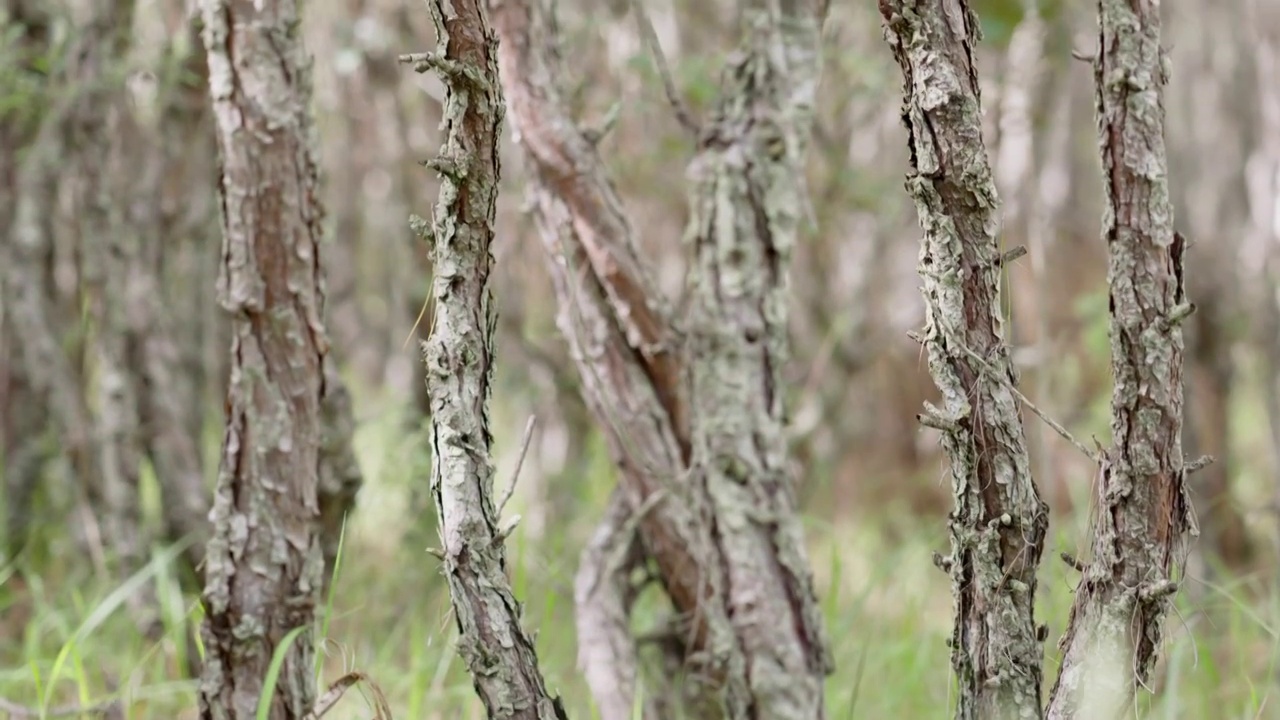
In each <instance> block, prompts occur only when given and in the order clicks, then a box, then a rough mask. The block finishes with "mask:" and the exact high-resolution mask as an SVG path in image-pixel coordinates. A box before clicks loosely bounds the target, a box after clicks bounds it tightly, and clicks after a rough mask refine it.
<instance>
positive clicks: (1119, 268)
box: [1048, 0, 1192, 720]
mask: <svg viewBox="0 0 1280 720" xmlns="http://www.w3.org/2000/svg"><path fill="white" fill-rule="evenodd" d="M1159 11H1160V7H1159V3H1158V2H1155V1H1154V0H1134V1H1133V2H1130V1H1129V0H1099V3H1098V24H1099V29H1100V41H1099V45H1098V55H1097V57H1096V58H1095V60H1094V79H1095V83H1096V93H1097V113H1098V135H1099V144H1100V149H1101V155H1102V167H1103V176H1104V186H1105V188H1106V206H1105V210H1104V212H1103V221H1102V236H1103V238H1104V239H1105V240H1106V242H1107V247H1108V250H1109V256H1110V261H1109V265H1108V284H1109V285H1110V297H1111V366H1112V374H1113V376H1114V382H1115V388H1114V391H1113V393H1112V398H1111V434H1112V441H1113V443H1114V447H1113V448H1112V449H1111V450H1110V451H1109V452H1107V453H1106V455H1105V457H1104V458H1103V459H1102V462H1101V468H1100V472H1099V476H1098V478H1097V484H1096V491H1097V494H1096V496H1095V498H1094V502H1095V506H1094V508H1093V516H1094V525H1093V529H1092V533H1093V538H1092V549H1093V555H1092V559H1091V560H1090V561H1089V564H1088V566H1087V567H1086V568H1085V570H1084V577H1083V578H1082V580H1081V582H1080V585H1079V586H1078V587H1077V588H1076V598H1075V603H1074V604H1073V605H1072V608H1071V619H1070V621H1069V623H1068V625H1067V631H1066V635H1065V636H1064V637H1063V639H1062V642H1061V646H1060V647H1061V648H1062V650H1063V653H1064V655H1063V660H1062V672H1061V674H1060V675H1059V676H1058V682H1057V684H1056V685H1055V687H1054V690H1053V693H1052V696H1051V699H1050V703H1049V713H1048V714H1049V717H1050V718H1055V719H1059V718H1076V717H1079V718H1089V719H1090V720H1093V719H1094V718H1098V719H1099V720H1101V719H1104V718H1112V717H1121V716H1125V715H1127V714H1128V713H1129V712H1130V708H1131V707H1132V703H1133V696H1134V692H1135V689H1136V686H1137V685H1138V684H1140V683H1141V684H1145V683H1146V682H1147V680H1148V678H1149V677H1150V673H1151V669H1152V667H1154V665H1155V660H1156V653H1157V650H1158V648H1159V646H1160V642H1161V637H1162V625H1163V621H1164V616H1165V614H1166V612H1167V611H1168V609H1169V607H1170V605H1171V604H1172V599H1173V595H1174V594H1175V592H1176V591H1177V589H1178V584H1177V581H1176V580H1175V579H1174V574H1175V573H1176V572H1178V571H1179V569H1180V566H1181V564H1182V562H1183V561H1184V560H1185V552H1184V547H1183V540H1184V536H1185V534H1186V533H1187V531H1188V530H1189V529H1190V528H1191V520H1190V515H1189V513H1190V505H1189V500H1188V498H1187V495H1186V489H1185V470H1184V468H1183V458H1182V350H1183V344H1182V329H1181V327H1180V322H1181V321H1182V320H1183V319H1184V318H1185V317H1186V316H1187V314H1188V313H1190V312H1191V310H1192V306H1191V305H1190V303H1188V301H1187V299H1186V296H1185V293H1184V289H1183V257H1184V253H1185V250H1186V247H1185V243H1184V242H1183V240H1182V238H1181V236H1179V235H1177V234H1176V233H1174V231H1173V209H1172V207H1171V204H1170V200H1169V187H1168V177H1167V170H1166V167H1167V166H1166V160H1165V145H1164V98H1163V85H1164V83H1165V81H1166V79H1167V78H1166V75H1167V72H1168V69H1167V58H1166V57H1165V54H1164V50H1163V49H1162V48H1161V46H1160V14H1159Z"/></svg>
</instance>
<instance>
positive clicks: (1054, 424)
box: [961, 345, 1101, 463]
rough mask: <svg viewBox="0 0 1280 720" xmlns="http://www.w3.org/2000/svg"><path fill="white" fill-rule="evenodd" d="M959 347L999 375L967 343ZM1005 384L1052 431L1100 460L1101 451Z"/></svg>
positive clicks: (1014, 388) (995, 375)
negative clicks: (1091, 448) (1097, 450)
mask: <svg viewBox="0 0 1280 720" xmlns="http://www.w3.org/2000/svg"><path fill="white" fill-rule="evenodd" d="M961 347H963V348H964V351H965V352H966V353H968V354H969V357H971V358H973V359H974V360H975V361H976V362H977V363H978V364H980V365H981V366H982V367H983V368H985V369H986V370H987V372H989V373H991V376H992V377H1000V375H999V373H997V372H996V371H995V368H993V367H992V366H991V364H990V363H988V362H987V361H986V358H983V357H982V356H981V355H979V354H978V353H976V352H974V351H973V350H972V349H971V348H969V347H968V346H967V345H961ZM1006 384H1007V385H1008V386H1009V390H1010V391H1011V392H1012V393H1013V395H1014V397H1016V398H1018V400H1019V401H1020V402H1021V403H1022V404H1023V405H1026V406H1027V407H1028V408H1030V410H1031V412H1033V413H1035V414H1036V417H1038V418H1040V419H1041V420H1043V421H1044V422H1045V424H1046V425H1048V426H1049V427H1051V428H1053V429H1054V431H1055V432H1057V433H1058V434H1059V435H1061V436H1062V437H1063V439H1064V440H1066V441H1067V442H1069V443H1071V444H1072V445H1074V446H1075V447H1076V449H1077V450H1079V451H1080V452H1082V453H1084V454H1085V457H1087V458H1089V459H1090V460H1092V461H1094V462H1095V463H1097V462H1101V453H1093V452H1090V451H1089V448H1087V447H1085V446H1084V443H1082V442H1080V441H1079V440H1077V439H1076V438H1075V436H1074V435H1072V434H1071V431H1069V430H1067V429H1066V428H1065V427H1063V426H1062V425H1061V424H1060V423H1059V422H1058V421H1057V420H1054V419H1053V418H1051V417H1049V416H1048V415H1047V414H1046V413H1045V412H1044V411H1043V410H1041V409H1040V408H1038V407H1036V404H1035V403H1033V402H1031V400H1030V399H1028V398H1027V396H1026V395H1023V394H1022V391H1021V390H1019V389H1018V386H1017V385H1014V384H1013V383H1012V382H1009V383H1006Z"/></svg>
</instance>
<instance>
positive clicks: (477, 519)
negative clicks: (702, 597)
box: [412, 0, 566, 720]
mask: <svg viewBox="0 0 1280 720" xmlns="http://www.w3.org/2000/svg"><path fill="white" fill-rule="evenodd" d="M428 7H429V8H430V10H431V15H432V19H433V20H434V21H435V27H436V34H437V37H438V38H439V50H438V51H437V52H435V53H429V54H426V55H421V56H413V58H412V59H414V60H415V61H416V62H415V69H417V70H418V71H420V72H422V71H427V70H436V71H438V72H439V73H440V76H441V78H442V79H443V81H444V84H445V88H446V97H445V107H444V123H443V128H444V131H445V139H444V143H443V145H442V147H441V149H440V153H439V155H437V157H436V158H435V159H434V160H433V161H431V162H430V163H428V165H429V166H430V167H432V168H433V169H435V170H436V171H437V172H438V173H439V174H440V177H441V188H440V196H439V200H438V201H437V203H436V207H435V216H434V220H433V222H432V226H431V230H430V240H431V242H432V245H433V251H432V264H433V266H434V268H435V278H434V281H433V285H432V292H433V296H434V299H435V316H434V318H433V320H432V325H431V332H430V335H429V337H428V339H427V341H426V343H424V345H423V355H424V361H425V363H426V369H427V372H426V376H427V378H426V379H427V393H428V396H429V399H430V405H431V439H432V450H433V451H432V467H431V490H432V495H433V496H434V498H435V503H436V510H437V512H438V513H439V517H440V538H441V542H442V544H443V547H442V554H443V558H442V560H443V565H444V568H443V569H444V574H445V578H446V580H447V582H448V584H449V593H450V596H451V598H452V600H453V611H454V612H453V615H454V618H455V620H456V621H457V625H458V633H459V654H460V655H461V656H462V658H463V660H464V662H465V663H466V664H467V669H468V670H469V671H470V673H471V679H472V682H473V684H474V685H475V689H476V692H477V693H478V694H479V695H480V699H481V700H482V701H483V702H484V705H485V709H486V710H487V712H488V716H489V717H490V718H495V719H505V718H522V719H527V720H552V719H555V718H559V719H561V720H563V718H565V717H566V715H565V711H564V708H563V707H562V706H561V704H560V701H559V699H558V698H556V697H555V696H553V695H551V694H550V693H548V691H547V688H546V682H545V681H544V679H543V677H542V674H541V672H540V670H539V668H538V658H537V653H536V651H535V649H534V644H533V641H532V639H531V638H530V637H529V635H528V634H527V633H526V632H525V631H524V629H523V628H522V627H521V624H520V622H521V608H520V603H519V602H518V601H517V600H516V598H515V595H514V593H513V592H512V590H511V584H510V581H509V580H508V578H507V567H506V551H505V548H504V544H503V541H504V539H505V531H504V529H503V528H502V527H501V526H500V524H499V521H500V518H499V517H498V513H499V511H500V508H498V507H496V506H495V502H494V495H493V476H494V472H493V463H492V460H491V454H490V446H491V442H492V437H491V435H490V431H489V398H490V394H491V381H492V377H493V330H494V323H495V320H496V318H495V315H494V311H495V308H494V306H493V297H492V295H491V293H490V290H489V273H490V270H491V269H492V266H493V255H492V253H491V251H490V247H491V245H492V242H493V227H494V218H495V212H496V207H497V198H498V178H499V172H500V162H499V156H498V153H499V138H500V136H501V129H502V118H503V112H504V110H503V100H502V90H501V85H500V84H499V82H498V67H497V38H496V37H495V36H494V34H493V32H492V30H491V29H490V28H489V22H488V18H487V17H486V15H485V11H484V5H483V0H454V1H453V2H448V1H447V0H435V1H434V2H431V3H429V4H428Z"/></svg>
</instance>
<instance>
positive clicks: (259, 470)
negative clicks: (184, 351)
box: [200, 0, 329, 720]
mask: <svg viewBox="0 0 1280 720" xmlns="http://www.w3.org/2000/svg"><path fill="white" fill-rule="evenodd" d="M201 9H202V11H203V18H204V43H205V48H206V50H207V51H208V61H209V88H210V97H211V98H212V101H213V113H214V117H215V123H216V130H217V133H216V134H217V138H218V148H219V155H220V161H221V173H220V180H221V200H222V206H221V210H222V228H223V236H224V242H223V252H222V272H221V276H220V277H219V281H218V290H219V302H220V303H221V304H222V307H223V308H224V309H225V310H226V311H227V312H228V313H229V314H230V315H231V318H232V342H231V373H230V382H229V385H228V390H227V398H226V408H227V424H226V435H225V440H224V442H223V447H222V462H221V467H220V469H219V473H218V483H217V489H216V492H215V496H214V503H213V510H212V511H211V513H210V517H211V519H212V521H213V538H212V539H211V540H210V542H209V545H208V549H207V552H206V559H205V564H206V574H205V589H204V603H205V612H206V618H205V623H204V628H203V633H204V646H205V659H204V660H205V662H204V672H203V677H202V679H201V685H200V714H201V717H202V718H205V719H206V720H232V719H234V720H241V719H244V718H251V717H254V716H255V710H256V706H257V704H258V698H259V696H260V694H261V693H262V691H263V680H264V677H265V675H266V670H267V667H268V664H269V663H270V661H271V657H272V654H273V652H274V651H275V649H276V647H277V646H278V645H279V644H280V642H281V641H282V640H283V639H284V637H285V635H286V634H287V633H289V632H290V631H292V630H293V629H295V628H299V627H301V628H306V629H305V630H303V631H302V632H301V634H300V635H298V636H297V637H296V638H295V639H294V641H293V643H292V645H291V646H290V647H289V649H288V650H287V652H286V655H285V659H284V664H283V667H282V671H281V673H280V676H279V680H278V683H277V686H276V689H275V692H274V695H273V696H272V699H271V704H270V717H271V718H273V720H283V719H285V718H301V717H303V716H304V715H305V714H306V713H308V712H309V711H310V710H311V708H312V704H313V703H314V700H315V685H314V682H315V680H314V670H315V666H314V647H313V641H312V636H311V626H312V624H313V622H314V616H315V606H316V602H317V599H318V591H319V588H320V585H321V572H322V567H323V561H322V556H321V551H320V546H319V542H318V538H317V533H316V528H317V520H318V516H319V501H318V498H317V479H318V474H319V467H320V452H321V443H322V439H321V431H322V418H321V402H322V398H323V397H324V394H325V373H324V367H325V357H326V354H327V353H328V351H329V344H328V340H327V339H326V337H325V331H324V327H323V324H322V322H321V317H322V312H323V308H324V283H323V278H322V277H321V272H320V268H321V263H320V241H321V237H322V230H321V218H322V209H321V207H320V203H319V197H318V187H317V185H318V183H317V167H316V159H315V156H314V153H313V151H312V144H311V137H310V135H311V117H310V111H309V108H308V104H309V101H310V97H311V88H310V80H309V69H308V65H309V62H308V60H307V59H306V58H305V57H304V54H303V49H302V43H301V37H300V35H299V33H300V28H299V18H298V7H297V4H296V3H295V2H293V1H292V0H280V1H279V2H272V3H262V2H258V1H257V0H203V1H202V3H201Z"/></svg>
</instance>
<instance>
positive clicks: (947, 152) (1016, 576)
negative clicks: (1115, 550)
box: [880, 0, 1048, 720]
mask: <svg viewBox="0 0 1280 720" xmlns="http://www.w3.org/2000/svg"><path fill="white" fill-rule="evenodd" d="M880 10H881V13H882V14H883V16H884V20H885V36H886V39H887V40H888V42H889V44H890V46H891V47H892V49H893V54H894V57H895V58H896V59H897V61H898V64H899V65H900V66H901V68H902V72H903V77H904V80H905V82H904V86H903V93H904V95H905V97H906V102H905V104H904V106H903V122H904V123H905V124H906V127H907V131H908V134H909V142H910V150H911V171H910V172H909V173H908V175H907V189H908V191H909V192H910V193H911V195H912V196H913V197H914V198H915V201H916V208H917V211H918V213H919V217H920V226H921V228H922V229H923V230H924V240H923V247H922V248H921V251H920V276H921V279H922V280H923V292H924V298H925V306H926V327H925V334H924V338H923V342H924V345H925V350H926V351H927V353H928V358H929V371H930V374H931V375H933V378H934V382H935V383H936V384H937V386H938V389H939V391H941V394H942V406H941V407H938V408H935V407H932V406H929V407H927V409H926V412H925V413H923V414H922V415H921V418H920V419H921V422H923V423H924V424H926V425H928V426H931V427H934V428H936V429H938V430H940V431H941V432H942V443H943V447H944V448H945V450H946V452H947V456H948V457H949V458H950V460H951V477H952V490H953V493H954V501H955V508H954V509H953V510H952V513H951V516H950V529H951V556H950V557H948V558H944V559H943V562H942V564H943V566H944V567H946V568H947V569H948V570H949V572H950V574H951V579H952V592H953V594H954V599H955V628H954V631H953V634H952V638H951V647H952V656H951V658H952V667H953V668H954V670H955V673H956V677H957V680H958V682H959V690H960V696H959V704H958V707H957V710H956V717H957V718H965V719H972V720H977V719H979V718H981V719H983V720H986V719H987V718H1037V717H1039V716H1040V714H1041V709H1040V686H1041V678H1042V670H1041V662H1042V658H1043V648H1042V645H1041V642H1042V640H1041V638H1040V636H1039V630H1038V628H1037V625H1036V621H1035V612H1034V608H1035V590H1036V568H1037V566H1038V565H1039V561H1040V555H1041V552H1042V550H1043V546H1044V536H1045V532H1046V530H1047V528H1048V511H1047V508H1046V506H1045V505H1044V503H1043V502H1041V500H1040V497H1039V493H1038V491H1037V489H1036V486H1035V483H1034V482H1033V480H1032V477H1031V466H1030V461H1029V459H1028V456H1027V445H1026V438H1025V434H1024V431H1023V427H1022V420H1021V417H1020V415H1019V409H1018V403H1017V399H1016V398H1015V396H1014V394H1013V388H1014V386H1015V384H1016V376H1015V374H1014V370H1013V366H1012V363H1011V361H1010V358H1009V349H1008V346H1007V345H1006V343H1005V341H1004V339H1003V337H1002V334H1001V324H1002V323H1001V315H1000V310H999V308H1000V305H999V301H998V290H999V288H998V282H999V273H1000V251H999V247H998V246H997V243H996V233H997V231H998V229H999V223H1000V217H999V200H998V198H997V196H996V189H995V183H994V181H993V180H992V176H991V168H990V165H989V162H988V159H987V154H986V148H985V147H984V145H983V141H982V123H981V112H982V111H981V106H980V98H979V94H978V79H977V73H976V69H975V65H974V43H975V41H976V40H977V33H978V29H977V23H978V21H977V17H976V16H975V15H974V14H973V13H972V12H971V11H970V10H969V8H968V6H967V4H966V3H965V2H964V1H963V0H881V3H880Z"/></svg>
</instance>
